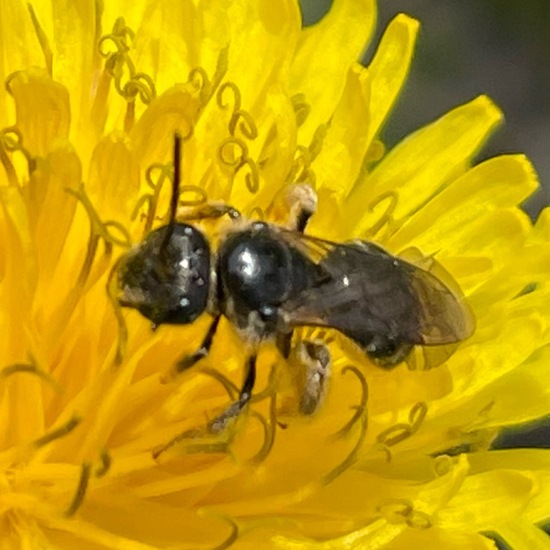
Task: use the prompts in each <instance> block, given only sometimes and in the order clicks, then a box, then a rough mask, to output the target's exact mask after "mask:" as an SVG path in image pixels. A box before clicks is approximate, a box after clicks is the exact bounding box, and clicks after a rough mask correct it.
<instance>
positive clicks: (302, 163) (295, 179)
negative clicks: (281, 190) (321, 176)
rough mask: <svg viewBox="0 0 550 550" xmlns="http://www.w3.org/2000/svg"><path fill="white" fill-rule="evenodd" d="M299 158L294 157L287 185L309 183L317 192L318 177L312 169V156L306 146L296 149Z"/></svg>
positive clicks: (299, 146)
mask: <svg viewBox="0 0 550 550" xmlns="http://www.w3.org/2000/svg"><path fill="white" fill-rule="evenodd" d="M296 152H297V153H298V155H297V156H295V157H294V160H293V162H292V166H291V168H290V172H289V173H288V175H287V177H286V183H304V182H305V183H308V184H309V185H310V186H311V187H312V189H314V190H315V183H316V180H317V177H316V175H315V172H314V171H313V170H312V169H311V162H312V158H311V154H310V152H309V149H308V148H307V147H305V146H304V145H298V146H297V147H296Z"/></svg>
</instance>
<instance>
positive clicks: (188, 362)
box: [176, 315, 221, 372]
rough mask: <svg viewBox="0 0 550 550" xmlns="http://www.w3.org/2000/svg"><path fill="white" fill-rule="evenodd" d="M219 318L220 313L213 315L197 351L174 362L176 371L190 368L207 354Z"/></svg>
mask: <svg viewBox="0 0 550 550" xmlns="http://www.w3.org/2000/svg"><path fill="white" fill-rule="evenodd" d="M220 318H221V316H220V315H217V316H216V317H214V320H213V321H212V323H211V324H210V326H209V327H208V330H207V332H206V335H205V337H204V339H203V341H202V342H201V345H200V347H199V349H197V351H195V352H194V353H192V354H191V355H186V356H185V357H182V358H181V359H180V360H179V361H178V362H177V363H176V371H177V372H183V371H184V370H187V369H189V368H191V367H192V366H193V365H195V363H197V362H198V361H200V360H201V359H203V358H204V357H206V356H207V355H208V354H209V352H210V348H211V347H212V342H213V341H214V335H215V334H216V330H217V329H218V324H219V323H220Z"/></svg>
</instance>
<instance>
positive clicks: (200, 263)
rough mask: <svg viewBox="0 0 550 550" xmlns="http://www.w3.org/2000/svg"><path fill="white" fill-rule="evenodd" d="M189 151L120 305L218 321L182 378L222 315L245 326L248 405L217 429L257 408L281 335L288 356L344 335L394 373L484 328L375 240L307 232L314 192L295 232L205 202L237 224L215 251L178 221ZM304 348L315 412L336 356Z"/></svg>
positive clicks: (123, 266)
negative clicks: (322, 331) (308, 338)
mask: <svg viewBox="0 0 550 550" xmlns="http://www.w3.org/2000/svg"><path fill="white" fill-rule="evenodd" d="M180 149H181V140H180V138H178V137H177V136H176V139H175V147H174V178H173V189H172V198H171V206H170V219H169V221H168V223H166V224H165V225H163V226H161V227H159V228H158V229H156V230H154V231H152V232H151V233H150V234H149V235H148V236H147V237H146V238H145V239H144V240H143V241H142V242H141V243H139V244H138V245H137V246H135V247H134V248H133V249H132V250H130V252H128V253H127V254H126V255H125V256H124V257H123V258H122V261H121V262H120V264H119V267H118V272H117V275H116V276H117V285H118V291H119V302H120V305H121V306H124V307H131V308H135V309H137V310H138V311H139V312H140V313H141V314H142V315H143V316H144V317H146V318H147V319H149V320H151V321H152V323H153V325H155V326H156V325H161V324H189V323H193V322H194V321H195V320H196V319H197V318H198V317H199V316H200V315H202V314H203V313H205V312H206V313H208V314H209V315H210V316H211V317H212V321H211V323H210V326H209V328H208V330H207V332H206V335H205V336H204V338H203V340H202V342H201V343H200V345H199V346H198V348H197V350H196V351H195V352H194V353H192V354H190V355H187V356H185V357H183V358H182V359H181V360H180V361H179V363H178V365H177V370H178V371H183V370H186V369H188V368H190V367H192V366H193V365H194V364H195V363H197V362H198V361H199V360H201V359H202V358H204V357H206V356H207V355H208V353H209V351H210V348H211V346H212V342H213V340H214V337H215V334H216V330H217V327H218V324H219V321H220V318H221V317H222V316H224V317H226V318H227V319H228V320H229V321H230V322H231V323H232V324H233V326H234V327H236V329H237V331H238V332H239V334H240V335H241V337H242V339H243V341H244V342H245V343H246V345H247V350H249V354H248V358H247V360H246V374H245V378H244V383H243V384H242V387H241V389H240V394H239V398H238V401H237V402H236V403H234V404H233V405H232V406H231V407H230V408H229V409H228V410H227V411H226V413H225V414H224V415H222V417H220V419H219V422H218V425H217V427H218V428H219V427H220V426H221V425H223V423H224V421H225V420H226V419H227V417H228V416H231V417H232V416H236V415H238V414H239V413H240V411H241V410H242V409H243V408H244V407H245V405H246V404H247V403H248V402H249V401H250V398H251V396H252V392H253V388H254V383H255V379H256V356H257V352H258V348H259V346H260V344H261V343H262V342H265V341H266V340H274V341H275V342H276V344H277V346H278V348H279V350H280V351H281V353H282V355H283V356H284V357H286V358H288V357H289V355H290V354H291V352H292V351H293V349H292V347H293V346H292V333H293V331H294V330H295V329H297V328H299V327H304V326H315V327H327V328H331V329H335V330H336V331H338V332H339V333H341V334H342V335H344V336H345V337H347V338H348V339H350V340H351V341H352V342H354V343H355V344H356V345H357V346H359V347H360V348H361V350H362V351H363V352H364V353H365V354H366V355H367V356H369V357H370V358H371V359H373V360H374V362H375V363H377V364H378V365H380V366H381V367H384V368H391V367H393V366H394V365H396V364H398V363H400V362H401V361H402V360H403V359H404V358H405V357H406V356H407V355H408V354H409V352H410V351H411V350H412V348H413V347H414V346H438V345H443V344H450V343H454V342H459V341H461V340H463V339H465V338H467V337H468V336H470V335H471V333H472V331H473V326H474V323H473V318H472V315H471V313H470V311H469V309H468V307H467V306H466V304H465V302H464V301H463V299H462V298H461V297H460V296H458V295H457V293H455V292H454V291H452V290H451V289H450V288H449V287H448V286H447V285H445V284H444V283H443V282H442V281H441V280H439V279H438V278H437V277H436V276H434V275H433V274H431V273H430V272H428V271H426V270H424V269H422V268H420V267H417V266H415V265H413V264H411V263H408V262H406V261H404V260H402V259H400V258H397V257H395V256H393V255H392V254H390V253H388V252H386V251H385V250H384V249H382V248H381V247H379V246H378V245H376V244H373V243H371V242H368V241H364V240H354V241H349V242H345V243H334V242H330V241H327V240H324V239H319V238H316V237H312V236H309V235H305V234H304V229H305V227H306V225H307V222H308V220H309V218H310V217H311V215H312V214H313V213H314V210H315V199H314V198H312V197H311V195H309V196H308V195H307V193H305V198H304V199H303V200H299V201H297V204H298V205H299V206H298V207H297V209H296V211H295V215H294V217H293V222H292V224H291V225H292V227H290V228H289V227H283V226H279V225H275V224H270V223H266V222H263V221H245V220H244V219H243V217H242V216H241V215H240V213H239V212H238V211H237V210H235V209H234V208H232V207H229V206H224V205H211V204H206V205H205V206H204V208H203V209H202V211H201V212H199V213H198V214H197V216H196V218H201V217H205V216H206V217H208V216H209V217H217V216H225V215H227V216H229V218H230V219H231V220H232V223H231V224H230V229H229V231H228V232H227V234H225V235H224V236H223V237H222V238H220V240H219V243H218V244H217V246H216V249H215V250H213V247H212V246H211V243H210V242H209V239H208V238H207V237H206V235H205V234H204V233H203V232H202V231H201V230H200V229H198V227H197V226H196V224H195V225H193V224H192V223H184V222H181V221H178V220H177V219H176V214H177V210H178V197H179V185H180ZM302 191H303V190H302ZM297 347H298V348H299V353H298V356H299V357H300V358H301V359H300V361H301V363H302V364H303V365H304V368H307V369H309V372H308V376H307V377H306V379H307V382H306V386H307V387H306V388H305V390H304V397H303V400H302V403H301V405H300V408H301V410H302V412H303V413H305V414H310V413H312V412H314V411H315V410H316V408H317V405H318V401H319V399H320V397H319V396H320V394H321V391H320V389H319V388H320V387H321V386H322V384H323V382H324V379H325V378H326V375H327V373H328V369H329V368H330V355H329V353H328V350H327V349H326V347H325V346H323V344H322V343H319V342H299V343H298V344H297V345H295V346H294V348H297ZM212 428H213V429H217V428H216V425H215V423H214V424H213V425H212Z"/></svg>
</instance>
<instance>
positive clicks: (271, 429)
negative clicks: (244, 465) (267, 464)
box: [249, 394, 277, 464]
mask: <svg viewBox="0 0 550 550" xmlns="http://www.w3.org/2000/svg"><path fill="white" fill-rule="evenodd" d="M276 397H277V396H276V394H273V395H272V396H271V402H270V405H269V422H268V421H267V420H266V419H265V418H264V416H263V415H261V414H260V413H259V412H257V411H251V413H250V414H251V416H253V417H254V418H257V419H258V420H259V421H260V424H261V425H262V427H263V429H264V442H263V444H262V447H261V448H260V450H259V451H258V452H257V453H256V455H254V456H253V457H252V458H251V459H250V460H249V462H251V463H254V464H260V463H261V462H263V461H264V460H265V459H266V458H267V456H268V455H269V453H270V451H271V449H272V448H273V444H274V443H275V429H276V426H277V413H276V406H277V399H276Z"/></svg>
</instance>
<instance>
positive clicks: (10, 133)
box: [0, 126, 36, 187]
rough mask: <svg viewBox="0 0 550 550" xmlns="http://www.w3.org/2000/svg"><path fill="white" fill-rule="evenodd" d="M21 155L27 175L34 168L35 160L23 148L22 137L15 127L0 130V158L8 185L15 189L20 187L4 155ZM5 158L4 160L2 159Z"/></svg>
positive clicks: (9, 162)
mask: <svg viewBox="0 0 550 550" xmlns="http://www.w3.org/2000/svg"><path fill="white" fill-rule="evenodd" d="M17 152H19V153H21V154H22V155H23V156H24V157H25V160H26V161H27V170H28V173H29V175H30V174H31V173H32V172H33V171H34V169H35V167H36V160H35V159H34V158H33V157H32V155H31V154H30V152H29V151H28V149H26V148H25V147H24V146H23V135H22V134H21V132H20V131H19V130H18V129H17V128H16V127H15V126H10V127H8V128H4V129H3V130H0V157H1V160H2V164H3V165H4V169H5V170H6V174H7V175H8V178H9V181H10V183H12V184H13V185H14V186H15V187H20V183H19V179H18V177H17V173H16V170H15V167H14V166H13V164H12V162H11V160H10V158H9V157H8V155H7V154H6V153H12V154H13V153H17ZM4 156H5V159H4Z"/></svg>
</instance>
